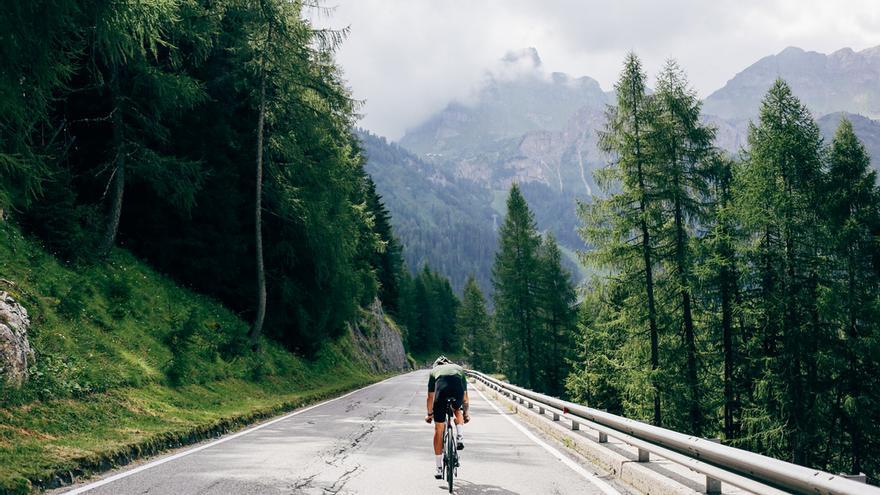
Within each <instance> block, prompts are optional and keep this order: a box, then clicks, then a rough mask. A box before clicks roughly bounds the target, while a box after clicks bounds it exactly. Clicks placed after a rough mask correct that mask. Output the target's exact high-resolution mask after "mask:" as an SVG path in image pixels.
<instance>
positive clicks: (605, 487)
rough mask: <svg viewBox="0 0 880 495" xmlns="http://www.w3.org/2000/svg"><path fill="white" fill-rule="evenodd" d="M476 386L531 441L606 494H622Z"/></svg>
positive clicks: (487, 400)
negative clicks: (512, 415) (536, 434)
mask: <svg viewBox="0 0 880 495" xmlns="http://www.w3.org/2000/svg"><path fill="white" fill-rule="evenodd" d="M474 388H475V389H476V390H477V393H478V394H480V397H482V398H483V400H485V401H486V402H487V403H488V404H489V405H490V406H492V408H493V409H495V410H496V411H498V414H500V415H501V416H503V417H504V419H506V420H507V421H510V424H512V425H513V426H515V427H516V428H517V429H518V430H519V431H521V432H523V434H525V436H527V437H529V440H531V441H533V442H535V443H536V444H538V445H540V446H541V447H543V448H544V450H546V451H547V452H550V453H551V454H552V455H553V457H555V458H557V459H559V460H560V461H562V463H563V464H565V465H566V466H568V467H570V468H571V469H572V471H574V472H576V473H577V474H579V475H581V476H583V477H584V478H586V479H587V481H589V482H590V483H592V484H594V485H596V487H598V488H599V489H600V490H602V493H605V494H606V495H621V493H620V492H619V491H617V490H615V489H614V487H612V486H611V485H609V484H608V483H605V481H603V480H602V479H600V478H599V477H598V476H596V475H595V474H593V473H591V472H589V471H587V470H586V469H584V468H583V467H582V466H581V465H580V464H578V463H576V462H574V461H573V460H571V459H569V458H568V456H566V455H565V454H563V453H562V452H560V451H558V450H556V449H554V448H553V447H551V446H550V445H549V444H547V442H545V441H543V440H541V439H540V438H538V437H536V436H535V435H534V434H532V432H530V431H529V430H527V429H526V428H525V427H524V426H523V425H521V424H519V423H517V422H516V421H514V420H513V419H511V417H510V416H509V415H507V414H504V413H503V412H501V409H498V406H496V405H495V403H494V402H492V401H490V400H489V399H487V398H486V396H485V395H483V392H482V391H481V390H480V389H479V388H477V387H474Z"/></svg>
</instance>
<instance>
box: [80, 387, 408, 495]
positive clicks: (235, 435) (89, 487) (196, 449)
mask: <svg viewBox="0 0 880 495" xmlns="http://www.w3.org/2000/svg"><path fill="white" fill-rule="evenodd" d="M398 376H401V375H395V376H392V377H390V378H386V379H384V380H382V381H381V382H376V383H373V384H371V385H367V386H366V387H363V388H359V389H357V390H352V391H351V392H349V393H347V394H345V395H340V396H339V397H336V398H334V399H330V400H325V401H324V402H320V403H318V404H315V405H313V406H309V407H306V408H305V409H299V410H297V411H294V412H292V413H290V414H287V415H284V416H281V417H280V418H275V419H273V420H271V421H267V422H265V423H262V424H259V425H257V426H254V427H252V428H248V429H247V430H242V431H240V432H238V433H233V434H232V435H229V436H225V437H223V438H220V439H218V440H214V441H213V442H211V443H206V444H205V445H200V446H198V447H194V448H191V449H189V450H185V451H183V452H178V453H176V454H174V455H170V456H168V457H163V458H161V459H158V460H155V461H153V462H150V463H147V464H144V465H142V466H138V467H136V468H134V469H130V470H128V471H124V472H121V473H119V474H114V475H113V476H110V477H108V478H104V479H102V480H99V481H96V482H94V483H89V484H88V485H84V486H81V487H79V488H75V489H73V490H70V491H67V492H64V493H63V495H77V494H79V493H85V492H88V491H91V490H94V489H95V488H98V487H100V486H104V485H106V484H108V483H113V482H114V481H117V480H121V479H122V478H127V477H129V476H131V475H133V474H137V473H140V472H141V471H146V470H147V469H150V468H154V467H156V466H160V465H162V464H165V463H166V462H171V461H174V460H177V459H180V458H181V457H186V456H188V455H190V454H195V453H196V452H199V451H202V450H205V449H207V448H211V447H213V446H215V445H220V444H221V443H224V442H228V441H230V440H233V439H235V438H238V437H240V436H243V435H247V434H248V433H251V432H254V431H257V430H260V429H263V428H265V427H267V426H270V425H274V424H275V423H277V422H279V421H284V420H285V419H289V418H292V417H294V416H296V415H299V414H302V413H304V412H308V411H311V410H312V409H315V408H316V407H321V406H323V405H326V404H329V403H331V402H335V401H338V400H340V399H344V398H346V397H348V396H349V395H352V394H355V393H358V392H360V391H362V390H366V389H368V388H370V387H375V386H376V385H379V384H380V383H385V382H387V381H388V380H391V379H392V378H396V377H398Z"/></svg>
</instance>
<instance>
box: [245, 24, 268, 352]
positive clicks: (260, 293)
mask: <svg viewBox="0 0 880 495" xmlns="http://www.w3.org/2000/svg"><path fill="white" fill-rule="evenodd" d="M271 36H272V31H271V27H270V28H269V36H268V38H267V44H268V40H269V39H271ZM260 65H261V67H260V110H259V116H258V117H257V170H256V195H255V198H254V250H255V254H256V265H257V315H256V318H255V320H254V326H253V327H252V328H251V332H250V336H249V337H250V342H251V346H252V347H253V348H255V349H257V348H259V342H260V336H261V335H262V333H263V322H264V321H265V318H266V267H265V266H264V264H263V129H264V126H265V122H266V69H265V67H264V66H263V65H264V60H261V63H260Z"/></svg>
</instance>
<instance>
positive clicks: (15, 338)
mask: <svg viewBox="0 0 880 495" xmlns="http://www.w3.org/2000/svg"><path fill="white" fill-rule="evenodd" d="M30 325H31V321H30V319H29V318H28V314H27V310H25V309H24V308H23V307H22V306H21V305H20V304H18V303H17V302H15V299H13V298H12V296H10V295H9V294H8V293H6V292H3V291H0V381H2V382H4V383H5V384H7V385H11V386H13V387H20V386H21V385H22V384H23V383H24V382H25V381H26V380H27V377H28V365H29V364H30V363H31V362H32V361H33V360H34V351H33V350H31V346H30V343H29V342H28V337H27V331H28V328H30Z"/></svg>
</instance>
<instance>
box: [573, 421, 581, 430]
mask: <svg viewBox="0 0 880 495" xmlns="http://www.w3.org/2000/svg"><path fill="white" fill-rule="evenodd" d="M580 429H581V424H580V423H578V422H577V421H575V420H571V430H572V431H578V430H580Z"/></svg>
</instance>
